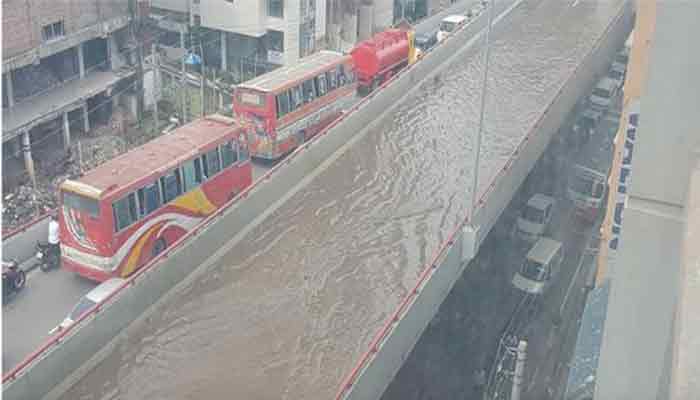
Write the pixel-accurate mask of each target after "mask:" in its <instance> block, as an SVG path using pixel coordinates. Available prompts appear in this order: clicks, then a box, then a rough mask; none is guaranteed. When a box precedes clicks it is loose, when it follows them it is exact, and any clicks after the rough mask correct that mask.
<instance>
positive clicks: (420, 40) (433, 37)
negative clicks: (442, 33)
mask: <svg viewBox="0 0 700 400" xmlns="http://www.w3.org/2000/svg"><path fill="white" fill-rule="evenodd" d="M436 43H437V33H436V32H431V33H418V34H416V47H417V48H419V49H420V50H421V51H423V52H425V51H428V50H430V49H431V48H432V47H433V46H435V44H436Z"/></svg>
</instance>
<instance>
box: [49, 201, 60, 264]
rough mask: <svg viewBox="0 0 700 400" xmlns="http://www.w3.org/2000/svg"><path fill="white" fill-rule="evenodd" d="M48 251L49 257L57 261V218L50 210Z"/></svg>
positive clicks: (58, 254)
mask: <svg viewBox="0 0 700 400" xmlns="http://www.w3.org/2000/svg"><path fill="white" fill-rule="evenodd" d="M49 218H50V220H49V238H48V242H49V252H50V254H48V255H49V256H50V257H51V258H50V259H51V260H52V261H53V262H55V263H58V262H59V260H60V259H61V244H60V242H59V239H58V231H59V228H58V219H57V218H56V213H55V212H52V213H51V216H50V217H49Z"/></svg>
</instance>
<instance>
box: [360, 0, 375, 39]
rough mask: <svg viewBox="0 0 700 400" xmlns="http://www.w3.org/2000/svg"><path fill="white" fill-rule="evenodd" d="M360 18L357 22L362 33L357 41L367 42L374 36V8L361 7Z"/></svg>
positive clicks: (369, 6) (368, 6)
mask: <svg viewBox="0 0 700 400" xmlns="http://www.w3.org/2000/svg"><path fill="white" fill-rule="evenodd" d="M359 11H360V16H359V18H358V19H357V22H358V24H359V30H360V33H359V35H358V36H357V40H365V39H369V38H370V37H371V36H372V27H373V25H374V24H373V22H372V19H373V16H374V13H373V6H371V5H365V4H363V5H361V6H360V10H359Z"/></svg>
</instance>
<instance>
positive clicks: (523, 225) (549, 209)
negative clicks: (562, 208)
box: [515, 193, 556, 243]
mask: <svg viewBox="0 0 700 400" xmlns="http://www.w3.org/2000/svg"><path fill="white" fill-rule="evenodd" d="M555 204H556V200H554V198H553V197H551V196H547V195H544V194H542V193H536V194H535V195H533V196H532V197H531V198H530V200H528V201H527V203H525V207H523V209H522V212H521V213H520V215H519V216H518V219H517V221H516V222H515V234H516V235H517V238H519V239H521V240H524V241H526V242H528V243H532V242H535V241H537V239H539V238H540V236H542V235H544V234H545V233H546V231H547V228H548V227H549V223H550V222H551V220H552V215H553V214H554V206H555Z"/></svg>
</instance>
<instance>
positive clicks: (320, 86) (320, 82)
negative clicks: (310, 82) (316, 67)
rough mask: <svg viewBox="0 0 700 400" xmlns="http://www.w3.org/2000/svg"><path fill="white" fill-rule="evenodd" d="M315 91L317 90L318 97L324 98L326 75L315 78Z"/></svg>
mask: <svg viewBox="0 0 700 400" xmlns="http://www.w3.org/2000/svg"><path fill="white" fill-rule="evenodd" d="M316 89H317V90H318V96H319V97H321V96H325V94H326V74H321V75H319V76H317V77H316Z"/></svg>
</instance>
